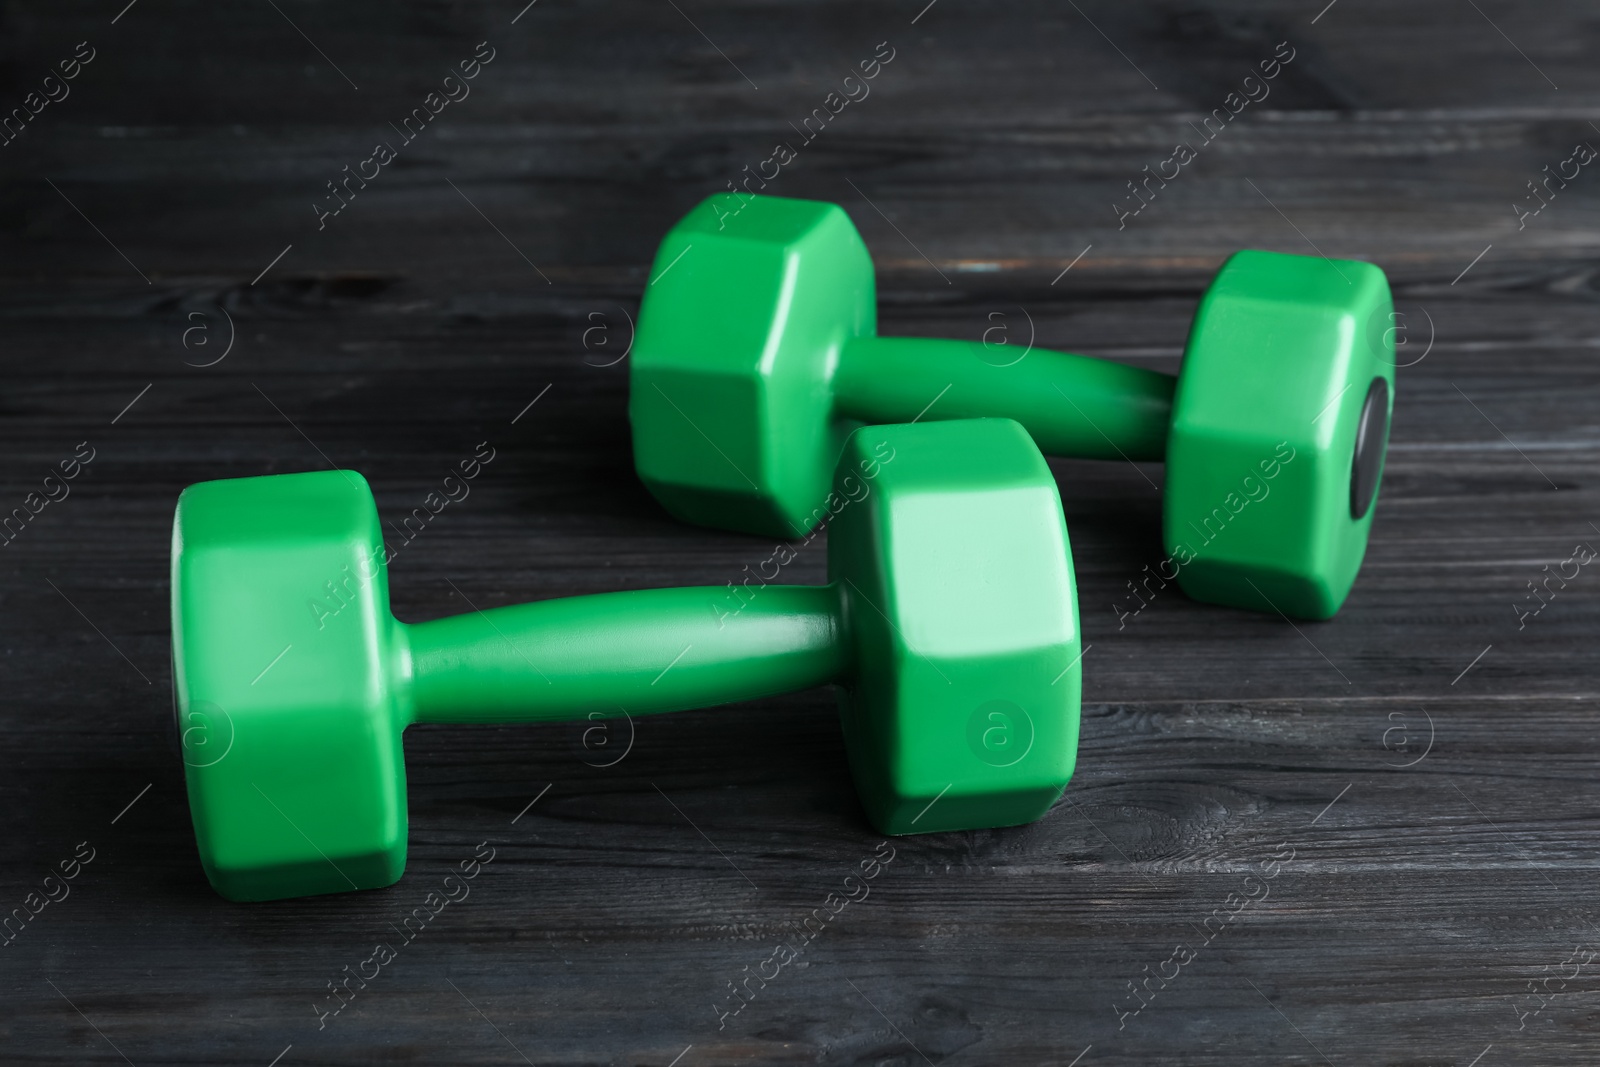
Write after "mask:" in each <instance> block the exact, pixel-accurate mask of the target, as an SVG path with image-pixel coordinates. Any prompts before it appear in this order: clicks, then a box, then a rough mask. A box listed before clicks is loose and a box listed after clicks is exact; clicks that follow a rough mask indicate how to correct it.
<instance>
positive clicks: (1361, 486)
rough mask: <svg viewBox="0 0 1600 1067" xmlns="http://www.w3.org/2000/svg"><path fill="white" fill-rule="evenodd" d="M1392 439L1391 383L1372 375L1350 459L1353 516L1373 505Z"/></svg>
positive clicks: (1357, 515) (1362, 512) (1351, 511)
mask: <svg viewBox="0 0 1600 1067" xmlns="http://www.w3.org/2000/svg"><path fill="white" fill-rule="evenodd" d="M1388 443H1389V383H1388V382H1387V381H1385V380H1384V379H1383V378H1374V379H1372V386H1371V387H1370V388H1369V389H1368V390H1367V402H1366V403H1365V404H1362V405H1361V421H1360V422H1359V423H1357V424H1356V450H1355V456H1354V457H1353V458H1352V459H1351V461H1350V517H1351V518H1352V519H1359V518H1361V517H1363V516H1364V515H1366V513H1367V509H1368V508H1370V507H1372V498H1373V497H1375V496H1377V495H1378V473H1379V472H1380V471H1381V470H1382V469H1383V450H1384V448H1385V447H1387V445H1388Z"/></svg>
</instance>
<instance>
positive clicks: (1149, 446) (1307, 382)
mask: <svg viewBox="0 0 1600 1067" xmlns="http://www.w3.org/2000/svg"><path fill="white" fill-rule="evenodd" d="M1392 306H1393V305H1392V303H1391V300H1390V296H1389V285H1388V282H1387V280H1386V279H1385V278H1384V275H1383V272H1382V271H1381V270H1379V269H1378V268H1377V267H1374V266H1372V265H1371V264H1369V263H1358V262H1354V261H1351V260H1327V259H1320V258H1312V257H1306V256H1290V255H1282V254H1278V253H1272V252H1240V253H1238V254H1236V255H1234V256H1233V257H1232V258H1231V259H1229V260H1228V261H1227V263H1226V264H1224V265H1223V267H1222V269H1221V271H1219V272H1218V274H1217V276H1216V279H1215V280H1214V281H1213V282H1212V283H1211V287H1210V289H1209V290H1208V291H1207V292H1206V295H1205V297H1204V299H1203V300H1202V301H1201V303H1200V309H1199V312H1198V313H1197V314H1196V316H1195V320H1194V326H1193V329H1192V331H1191V333H1190V335H1189V344H1188V348H1187V350H1186V351H1185V354H1184V362H1183V373H1182V375H1181V376H1179V377H1177V378H1174V377H1173V376H1171V375H1167V374H1161V373H1158V372H1156V371H1149V370H1143V369H1140V368H1137V367H1129V366H1125V365H1123V364H1119V363H1113V362H1109V361H1106V360H1098V359H1090V358H1087V357H1084V356H1076V355H1068V354H1065V353H1060V352H1046V351H1042V350H1039V349H1034V350H1032V351H1030V352H1028V353H1027V354H1026V355H1025V356H1024V357H1023V358H1021V359H1020V360H1018V361H1016V362H1015V363H1011V364H1010V365H1007V366H999V365H996V360H995V357H994V354H993V353H992V352H991V351H990V350H988V349H987V348H986V347H985V346H983V345H982V344H981V343H980V342H977V341H944V340H930V339H924V338H911V337H878V336H876V333H875V331H876V314H875V297H874V291H873V273H872V260H871V258H870V257H869V256H868V254H867V250H866V246H865V245H864V244H863V243H862V241H861V237H860V235H859V234H857V233H856V230H855V227H854V226H852V225H851V223H850V219H849V217H848V216H846V215H845V213H844V211H843V210H841V209H840V208H839V207H838V206H837V205H834V204H826V203H820V202H817V201H810V200H788V199H780V198H777V197H765V196H754V197H752V196H744V195H740V194H736V193H724V194H718V195H716V196H713V197H711V198H710V199H708V200H706V201H704V202H703V203H701V204H700V205H699V206H698V207H696V208H695V209H694V210H693V211H691V212H690V213H689V215H688V216H687V217H686V218H685V219H684V220H683V221H682V222H680V223H679V224H678V225H677V226H676V227H674V228H673V230H672V231H671V232H670V233H669V234H667V236H666V239H665V240H663V241H662V243H661V248H660V251H659V252H658V253H657V255H656V263H655V267H654V269H653V270H652V272H651V281H650V284H649V285H648V287H647V288H646V289H645V295H644V304H643V307H642V308H641V310H640V315H639V332H638V338H637V341H636V342H635V344H634V349H633V367H632V371H631V396H630V400H629V416H630V418H631V420H632V422H633V447H634V461H635V464H636V466H637V468H638V471H639V476H640V478H641V479H643V481H644V483H645V485H646V486H648V487H649V489H650V491H651V492H652V493H654V494H655V496H656V498H657V499H658V500H660V501H661V503H662V504H663V505H665V506H666V508H667V510H669V511H670V512H672V513H673V514H674V515H677V516H678V517H680V518H683V519H686V520H688V521H690V522H696V523H700V524H702V525H707V526H719V527H726V528H729V529H735V530H743V531H747V532H751V533H760V534H766V535H768V536H774V537H795V536H798V535H802V534H804V533H805V532H806V531H807V530H809V529H811V528H812V527H813V526H814V525H816V523H817V522H818V521H819V519H821V518H823V517H824V516H825V515H826V509H825V508H824V507H822V503H823V500H824V498H825V497H826V496H827V492H828V484H829V478H830V476H831V471H832V469H833V462H834V458H835V457H836V456H838V454H839V448H840V446H841V445H842V444H843V442H844V440H845V438H846V437H847V436H848V435H849V434H850V432H851V431H852V430H854V429H855V428H856V427H858V426H861V425H863V424H867V425H870V424H874V423H890V422H910V421H916V420H918V419H921V420H930V419H953V418H970V417H975V416H1003V417H1006V418H1012V419H1016V420H1017V421H1018V422H1020V423H1022V425H1023V426H1025V427H1027V429H1028V431H1029V432H1030V433H1031V434H1032V435H1033V437H1034V440H1035V441H1037V442H1038V444H1039V447H1040V448H1042V449H1043V450H1044V451H1045V452H1046V453H1047V454H1050V455H1062V456H1078V457H1083V458H1090V459H1127V460H1160V459H1163V458H1164V459H1165V460H1166V464H1167V477H1166V493H1165V500H1164V508H1163V510H1164V522H1163V535H1164V536H1163V540H1164V543H1165V545H1166V549H1167V551H1168V553H1169V554H1170V557H1171V558H1170V561H1169V563H1170V565H1171V566H1172V567H1173V568H1175V569H1176V573H1177V578H1178V581H1179V583H1180V584H1181V585H1182V586H1183V588H1184V590H1185V592H1187V593H1188V594H1189V595H1190V596H1192V597H1194V598H1195V599H1197V600H1206V601H1212V602H1215V603H1219V604H1230V605H1234V606H1238V607H1247V608H1255V609H1259V610H1272V609H1274V608H1276V609H1278V610H1281V611H1283V612H1285V613H1287V614H1289V615H1295V616H1299V617H1302V618H1308V619H1321V618H1327V617H1328V616H1330V615H1332V614H1333V613H1334V612H1336V611H1338V609H1339V605H1340V604H1342V603H1343V602H1344V598H1345V595H1346V594H1347V593H1348V592H1349V591H1350V586H1351V584H1352V583H1353V582H1354V581H1355V576H1356V572H1357V571H1358V570H1359V569H1360V566H1361V558H1362V556H1363V555H1364V554H1365V552H1366V545H1367V534H1368V531H1369V530H1370V528H1371V525H1372V516H1371V508H1372V502H1373V499H1374V497H1375V495H1376V493H1377V489H1378V480H1379V478H1380V476H1381V474H1382V471H1383V459H1384V452H1385V450H1386V447H1387V442H1388V427H1389V415H1390V411H1391V408H1392V405H1393V400H1392V397H1393V391H1394V390H1393V384H1394V358H1393V352H1394V337H1393V332H1392V330H1391V329H1390V325H1391V311H1392ZM1166 576H1167V577H1169V578H1170V577H1171V574H1167V575H1166Z"/></svg>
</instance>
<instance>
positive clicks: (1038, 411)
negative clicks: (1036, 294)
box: [833, 337, 1178, 461]
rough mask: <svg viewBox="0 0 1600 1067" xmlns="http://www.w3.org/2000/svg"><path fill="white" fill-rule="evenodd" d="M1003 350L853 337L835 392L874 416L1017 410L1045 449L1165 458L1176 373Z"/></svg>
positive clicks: (856, 413)
mask: <svg viewBox="0 0 1600 1067" xmlns="http://www.w3.org/2000/svg"><path fill="white" fill-rule="evenodd" d="M1008 347H1009V346H1008ZM1006 353H1007V348H995V347H991V346H986V345H983V344H980V343H979V342H977V341H946V340H935V339H932V338H922V337H857V338H853V339H851V340H850V341H847V342H846V343H845V345H844V350H843V351H842V352H841V353H840V354H839V366H838V369H837V371H836V372H835V375H834V386H833V388H834V400H835V403H836V404H837V406H838V410H839V411H840V413H841V414H844V415H847V416H850V417H853V418H857V419H860V420H862V421H863V422H866V423H870V424H881V423H891V422H911V421H912V420H914V419H917V418H918V417H919V416H920V417H922V418H938V419H962V418H983V417H994V416H1003V417H1005V418H1010V419H1015V420H1017V421H1018V422H1020V423H1022V425H1023V426H1024V427H1025V428H1026V429H1027V431H1028V433H1030V434H1031V435H1032V436H1033V439H1034V441H1036V442H1037V443H1038V445H1039V449H1040V451H1042V452H1044V453H1045V454H1046V455H1052V456H1075V457H1078V458H1081V459H1137V460H1158V461H1159V460H1161V459H1163V458H1165V456H1166V449H1167V427H1168V424H1169V423H1170V421H1171V418H1172V395H1173V391H1174V390H1175V389H1176V388H1177V383H1178V380H1177V378H1176V377H1174V376H1173V375H1170V374H1163V373H1161V372H1160V371H1153V370H1145V369H1143V368H1141V367H1130V366H1127V365H1126V364H1122V363H1113V362H1111V361H1110V360H1105V359H1093V358H1091V357H1089V356H1077V355H1072V354H1070V353H1067V352H1050V351H1046V350H1044V349H1040V348H1035V349H1032V350H1030V351H1029V352H1028V353H1027V354H1026V355H1025V356H1023V357H1022V358H1021V359H1019V360H1018V361H1017V362H1015V363H1013V364H1011V365H1009V366H998V365H996V362H995V361H997V360H998V359H999V358H1000V357H1001V356H1004V355H1005V354H1006ZM936 397H937V400H935V398H936ZM930 402H932V403H931V405H930Z"/></svg>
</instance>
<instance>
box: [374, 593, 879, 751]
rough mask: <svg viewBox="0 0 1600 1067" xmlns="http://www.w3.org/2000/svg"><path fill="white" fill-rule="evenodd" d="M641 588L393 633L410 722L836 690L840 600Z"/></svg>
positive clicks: (565, 715) (647, 708)
mask: <svg viewBox="0 0 1600 1067" xmlns="http://www.w3.org/2000/svg"><path fill="white" fill-rule="evenodd" d="M737 608H738V605H737V603H736V602H734V601H731V600H730V599H729V594H728V590H727V589H725V588H722V587H717V586H702V587H691V588H683V589H641V590H635V591H630V592H623V593H599V594H595V595H592V596H579V597H567V598H564V599H559V600H544V601H538V602H535V603H532V604H518V605H514V606H510V607H500V608H490V609H488V610H487V611H478V612H473V613H471V614H467V615H456V616H453V617H451V618H447V619H437V620H434V621H432V622H423V623H412V624H399V627H400V630H399V632H400V634H401V635H402V641H403V643H404V644H405V645H407V646H408V647H409V656H407V657H404V662H405V663H406V664H407V665H408V667H407V668H406V669H408V671H409V686H407V687H406V688H408V689H409V692H410V706H411V721H413V722H430V723H500V722H562V721H567V720H570V719H581V718H583V717H584V716H586V715H587V714H588V713H590V712H594V711H599V712H603V713H605V714H608V715H620V714H621V713H622V712H623V711H626V712H628V713H629V714H631V715H640V714H650V713H653V712H664V711H682V710H684V709H687V708H703V707H709V706H711V705H714V704H727V703H731V702H733V701H737V700H750V699H753V698H755V697H763V696H771V695H773V694H775V693H787V692H793V691H796V690H801V689H810V688H812V687H813V686H818V685H822V684H824V683H827V682H832V681H840V680H842V679H843V678H844V676H845V674H846V673H847V672H848V671H849V670H850V669H851V666H852V661H853V654H852V651H851V646H850V642H849V641H848V640H847V639H846V632H845V623H844V617H843V612H842V609H841V605H840V600H839V593H838V590H837V587H835V586H831V585H824V586H809V585H767V586H762V587H761V588H760V589H759V590H757V591H756V592H755V593H754V595H753V597H752V599H750V600H749V601H746V602H745V603H744V606H743V608H742V609H738V610H737V611H736V610H735V609H737Z"/></svg>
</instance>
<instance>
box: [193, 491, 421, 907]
mask: <svg viewBox="0 0 1600 1067" xmlns="http://www.w3.org/2000/svg"><path fill="white" fill-rule="evenodd" d="M395 625H396V624H395V622H394V619H393V617H392V616H391V615H390V614H389V596H388V587H387V584H386V576H385V572H384V567H383V539H382V535H381V533H380V532H379V527H378V513H377V508H376V507H375V506H374V504H373V500H372V493H371V490H370V489H369V488H368V487H367V483H366V480H365V479H363V478H362V477H361V475H359V474H357V473H355V472H354V471H318V472H315V473H310V474H284V475H274V476H270V477H264V478H231V479H227V480H224V481H214V482H201V483H199V484H197V485H192V486H190V487H189V488H188V489H186V490H184V492H183V495H182V496H181V497H180V498H179V500H178V509H177V515H176V518H175V521H174V524H173V534H172V664H173V693H174V701H175V709H174V710H175V712H176V715H177V719H178V733H179V736H180V738H181V740H182V749H183V759H184V765H185V766H184V771H185V777H186V779H187V782H188V790H189V806H190V813H191V815H192V816H193V819H194V831H195V840H196V842H197V843H198V845H199V849H200V859H201V862H202V864H203V865H204V867H205V871H206V876H207V877H208V878H210V880H211V884H212V885H213V886H215V887H216V889H217V891H218V892H219V893H221V894H222V895H223V896H225V897H228V898H229V899H231V900H272V899H277V898H280V897H295V896H306V895H309V894H313V893H333V892H345V891H348V890H351V889H375V888H378V887H381V886H386V885H390V884H392V883H393V882H395V881H396V880H398V879H399V877H400V874H401V872H402V871H403V870H404V868H405V856H406V801H405V765H404V761H403V756H402V752H401V747H400V731H401V728H402V726H403V723H402V722H401V721H400V716H399V714H398V711H397V709H396V707H395V700H394V695H393V694H394V689H393V686H394V683H393V680H392V679H391V678H390V676H389V671H388V662H389V650H390V648H391V645H392V641H393V640H394V632H395V631H394V627H395Z"/></svg>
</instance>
